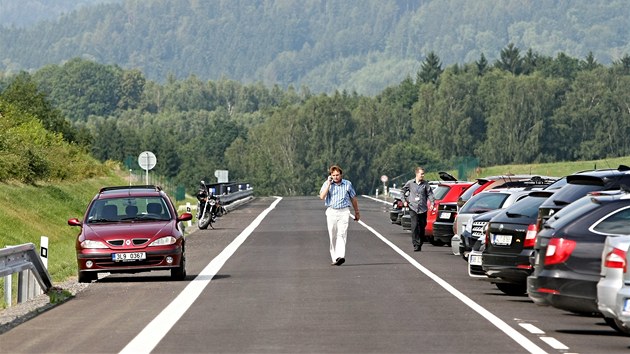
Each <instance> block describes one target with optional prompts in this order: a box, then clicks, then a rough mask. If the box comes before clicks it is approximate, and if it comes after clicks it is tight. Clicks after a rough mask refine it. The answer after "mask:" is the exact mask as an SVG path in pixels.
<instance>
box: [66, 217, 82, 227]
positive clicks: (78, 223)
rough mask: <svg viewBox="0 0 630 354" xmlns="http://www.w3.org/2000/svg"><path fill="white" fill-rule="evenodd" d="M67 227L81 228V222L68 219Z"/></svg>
mask: <svg viewBox="0 0 630 354" xmlns="http://www.w3.org/2000/svg"><path fill="white" fill-rule="evenodd" d="M68 225H70V226H81V221H80V220H79V219H77V218H72V219H68Z"/></svg>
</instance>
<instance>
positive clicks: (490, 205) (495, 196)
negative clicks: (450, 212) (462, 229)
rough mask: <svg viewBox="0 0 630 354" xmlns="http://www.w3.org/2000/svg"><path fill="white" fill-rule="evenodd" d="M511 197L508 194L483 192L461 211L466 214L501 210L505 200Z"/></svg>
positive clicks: (467, 203)
mask: <svg viewBox="0 0 630 354" xmlns="http://www.w3.org/2000/svg"><path fill="white" fill-rule="evenodd" d="M508 197H509V194H507V193H487V192H482V193H480V194H478V195H476V196H474V197H472V198H470V200H469V201H467V202H466V204H464V206H463V207H462V209H461V210H460V213H461V214H465V213H474V214H478V213H484V212H486V211H490V210H495V209H500V208H501V206H503V203H504V202H505V200H506V199H507V198H508Z"/></svg>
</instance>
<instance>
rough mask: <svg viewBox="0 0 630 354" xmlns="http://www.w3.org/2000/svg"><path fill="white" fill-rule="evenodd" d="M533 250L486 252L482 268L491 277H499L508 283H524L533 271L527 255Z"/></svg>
mask: <svg viewBox="0 0 630 354" xmlns="http://www.w3.org/2000/svg"><path fill="white" fill-rule="evenodd" d="M486 251H487V250H486ZM533 252H534V251H533V250H525V251H523V252H521V253H519V254H497V253H493V254H491V253H487V252H486V253H484V254H483V270H484V271H485V272H486V274H487V275H488V277H491V278H501V279H502V280H504V281H505V282H508V283H514V284H526V283H527V277H528V276H530V275H531V274H532V273H533V271H534V269H533V267H532V266H531V264H530V263H529V257H530V255H531V254H532V253H533Z"/></svg>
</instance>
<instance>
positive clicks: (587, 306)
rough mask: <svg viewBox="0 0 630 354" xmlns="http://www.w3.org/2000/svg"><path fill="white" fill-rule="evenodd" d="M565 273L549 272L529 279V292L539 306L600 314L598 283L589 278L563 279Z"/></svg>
mask: <svg viewBox="0 0 630 354" xmlns="http://www.w3.org/2000/svg"><path fill="white" fill-rule="evenodd" d="M562 273H564V272H548V274H543V275H542V276H541V275H540V274H538V275H536V276H534V275H532V276H529V277H527V292H528V294H529V297H530V298H531V299H532V301H534V303H536V304H538V305H550V306H553V307H555V308H558V309H561V310H565V311H570V312H575V313H599V312H600V311H599V309H598V308H597V281H598V280H599V279H592V277H588V278H584V277H583V278H581V279H580V278H563V277H562Z"/></svg>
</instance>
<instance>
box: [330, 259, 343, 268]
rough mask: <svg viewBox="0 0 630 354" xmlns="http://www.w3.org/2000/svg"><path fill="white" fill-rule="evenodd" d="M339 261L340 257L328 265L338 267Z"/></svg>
mask: <svg viewBox="0 0 630 354" xmlns="http://www.w3.org/2000/svg"><path fill="white" fill-rule="evenodd" d="M340 259H341V257H337V259H335V261H334V262H332V263H330V265H331V266H334V265H339V260H340Z"/></svg>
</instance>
